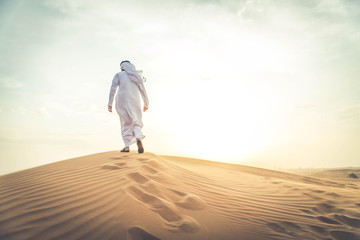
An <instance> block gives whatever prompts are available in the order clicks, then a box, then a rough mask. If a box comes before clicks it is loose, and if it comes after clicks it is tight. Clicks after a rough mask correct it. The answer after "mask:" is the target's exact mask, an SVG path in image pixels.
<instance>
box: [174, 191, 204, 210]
mask: <svg viewBox="0 0 360 240" xmlns="http://www.w3.org/2000/svg"><path fill="white" fill-rule="evenodd" d="M172 191H173V192H174V193H176V194H177V195H178V196H179V197H180V199H179V200H177V201H175V203H176V204H177V205H178V206H180V207H182V208H185V209H189V210H202V209H205V208H206V202H205V201H204V200H202V199H201V198H200V197H198V196H196V195H193V194H186V193H183V192H179V191H176V190H172Z"/></svg>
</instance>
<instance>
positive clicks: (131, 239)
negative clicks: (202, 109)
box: [126, 227, 161, 240]
mask: <svg viewBox="0 0 360 240" xmlns="http://www.w3.org/2000/svg"><path fill="white" fill-rule="evenodd" d="M126 240H161V239H160V238H157V237H155V236H154V235H151V234H150V233H148V232H146V231H145V230H144V229H142V228H139V227H131V228H129V229H128V230H127V233H126Z"/></svg>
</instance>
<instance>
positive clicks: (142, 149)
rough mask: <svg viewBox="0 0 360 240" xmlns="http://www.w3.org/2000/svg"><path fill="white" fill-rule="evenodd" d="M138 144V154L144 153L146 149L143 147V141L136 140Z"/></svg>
mask: <svg viewBox="0 0 360 240" xmlns="http://www.w3.org/2000/svg"><path fill="white" fill-rule="evenodd" d="M136 144H137V146H138V153H143V152H144V147H143V145H142V142H141V140H140V139H137V140H136Z"/></svg>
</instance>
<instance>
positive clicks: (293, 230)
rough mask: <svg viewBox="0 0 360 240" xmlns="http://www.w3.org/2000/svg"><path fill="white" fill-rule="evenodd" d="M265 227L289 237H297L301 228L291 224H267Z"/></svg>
mask: <svg viewBox="0 0 360 240" xmlns="http://www.w3.org/2000/svg"><path fill="white" fill-rule="evenodd" d="M267 226H268V227H269V228H270V229H271V230H273V231H275V232H278V233H282V234H286V235H290V236H298V234H297V233H301V232H302V228H301V227H300V226H298V225H297V224H295V223H291V222H281V223H268V224H267Z"/></svg>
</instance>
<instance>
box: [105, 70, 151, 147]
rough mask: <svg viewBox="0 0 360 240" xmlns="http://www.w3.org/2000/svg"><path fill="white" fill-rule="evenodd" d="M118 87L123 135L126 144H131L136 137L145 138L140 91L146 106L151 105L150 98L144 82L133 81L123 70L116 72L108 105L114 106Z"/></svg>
mask: <svg viewBox="0 0 360 240" xmlns="http://www.w3.org/2000/svg"><path fill="white" fill-rule="evenodd" d="M118 87H119V89H118V91H117V94H116V98H115V108H116V112H117V113H118V114H119V117H120V123H121V135H122V138H123V140H124V143H125V146H130V145H131V144H133V143H135V142H136V138H140V139H143V138H144V137H145V136H144V135H143V134H142V132H141V129H142V127H143V123H142V109H141V104H140V96H139V93H140V94H141V97H142V99H143V102H144V107H147V108H148V107H149V100H148V97H147V95H146V91H145V87H144V84H143V83H142V82H141V83H135V82H134V81H131V80H130V78H129V76H128V74H127V73H126V72H125V71H121V72H118V73H117V74H115V76H114V78H113V80H112V84H111V88H110V94H109V103H108V106H112V103H113V100H114V95H115V92H116V89H117V88H118Z"/></svg>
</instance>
